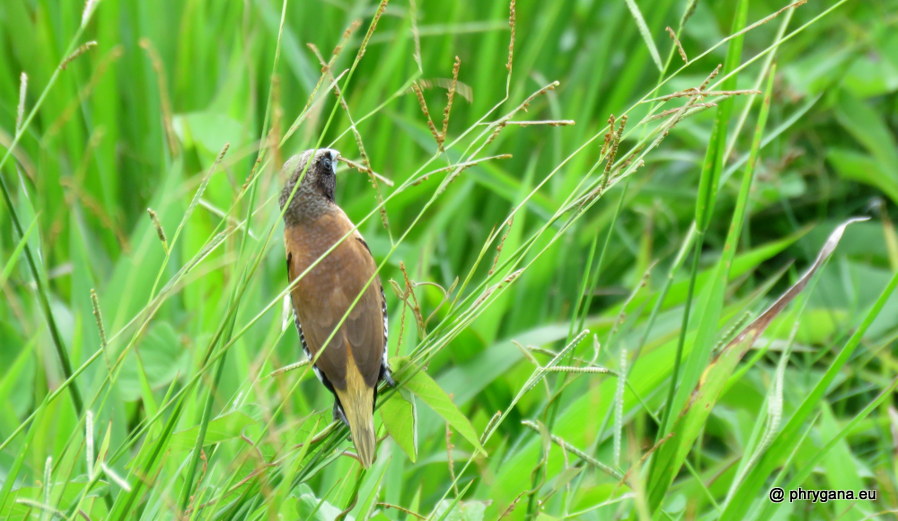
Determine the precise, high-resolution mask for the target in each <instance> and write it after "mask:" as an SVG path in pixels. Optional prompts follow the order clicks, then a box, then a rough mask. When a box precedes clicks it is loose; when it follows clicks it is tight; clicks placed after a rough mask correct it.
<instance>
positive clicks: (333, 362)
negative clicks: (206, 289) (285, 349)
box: [284, 207, 384, 389]
mask: <svg viewBox="0 0 898 521" xmlns="http://www.w3.org/2000/svg"><path fill="white" fill-rule="evenodd" d="M284 233H285V244H286V248H287V270H288V274H289V277H290V280H291V281H293V280H294V279H296V278H297V277H301V279H300V280H299V282H298V283H297V284H296V286H295V287H294V289H293V291H292V293H291V297H292V301H293V309H294V311H295V312H296V317H297V319H298V321H299V325H300V327H301V329H302V334H303V337H304V341H305V344H306V346H307V347H308V349H309V351H310V352H311V354H312V356H313V357H314V356H317V357H318V358H317V361H316V364H315V365H316V366H317V367H318V369H319V370H320V371H321V372H322V373H324V376H325V377H326V378H327V380H328V381H329V382H330V384H331V385H333V386H334V387H335V388H337V389H346V387H347V378H349V379H355V378H358V377H361V379H363V380H364V384H365V385H366V386H368V387H374V386H375V385H376V384H377V380H378V377H379V375H380V369H381V364H382V361H383V352H384V321H383V319H384V317H383V309H384V305H383V296H382V292H381V286H380V280H379V279H378V278H377V276H376V275H375V272H376V268H377V266H376V264H375V263H374V259H373V258H372V257H371V253H370V252H369V251H368V247H367V246H366V245H365V242H364V241H363V240H362V238H361V236H360V235H359V234H358V233H357V232H355V231H353V225H352V223H351V222H350V221H349V218H348V217H346V214H345V213H343V211H342V210H340V209H339V208H336V207H335V208H334V211H331V212H328V213H325V214H324V215H322V216H321V217H319V218H317V219H315V220H313V221H311V222H303V223H300V224H295V225H292V226H289V227H287V228H286V229H285V231H284ZM347 234H348V236H347V237H346V238H345V239H344V236H346V235H347ZM341 240H342V242H340V241H341ZM338 242H339V244H338V245H337V246H336V247H335V248H334V249H333V250H332V251H330V253H327V254H326V255H325V253H326V252H327V251H328V250H329V249H330V248H331V247H332V246H334V244H337V243H338ZM323 255H325V256H324V257H323V258H322V256H323ZM319 258H321V260H320V261H318V259H319ZM316 261H318V262H317V264H315V263H316ZM313 264H315V265H314V266H312V265H313ZM310 267H311V269H310ZM372 276H373V280H371V282H370V284H369V283H368V282H369V280H370V279H372ZM366 284H367V288H366V287H365V286H366ZM359 295H361V296H360V297H359ZM357 297H358V302H356V303H355V305H354V306H353V302H354V301H355V300H356V298H357ZM350 307H352V310H351V311H349V313H348V315H347V310H349V309H350ZM344 316H345V317H346V318H345V320H344ZM341 320H342V321H343V322H342V324H340V322H341ZM338 324H339V327H338ZM335 330H336V332H334V331H335ZM329 338H330V340H329V341H328V339H329ZM325 342H327V344H326V347H325ZM322 349H324V352H323V353H321V354H320V355H318V353H319V352H320V351H321V350H322Z"/></svg>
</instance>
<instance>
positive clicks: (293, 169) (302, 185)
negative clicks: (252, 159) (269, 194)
mask: <svg viewBox="0 0 898 521" xmlns="http://www.w3.org/2000/svg"><path fill="white" fill-rule="evenodd" d="M338 157H340V153H339V152H337V151H336V150H334V149H331V148H320V149H318V150H306V151H305V152H303V153H302V154H298V155H295V156H293V157H291V158H290V159H288V160H287V161H286V162H285V163H284V166H283V168H282V170H281V171H282V173H283V177H285V178H286V179H287V182H286V183H285V184H284V189H283V190H281V196H280V206H281V208H284V206H285V205H286V204H287V202H288V201H289V202H290V205H289V207H288V209H287V211H286V212H285V213H284V219H286V220H288V221H299V220H301V219H302V218H303V217H315V216H317V215H320V214H321V213H322V212H323V211H325V210H326V209H327V208H328V207H329V206H330V205H332V204H333V203H334V189H335V188H336V186H337V178H336V166H337V158H338ZM307 166H308V168H307ZM303 174H305V175H303ZM300 178H302V179H300ZM297 181H299V186H298V187H297V186H296V183H297ZM294 188H295V191H294ZM294 192H295V193H294ZM291 193H292V194H293V199H292V200H291V199H290V195H291Z"/></svg>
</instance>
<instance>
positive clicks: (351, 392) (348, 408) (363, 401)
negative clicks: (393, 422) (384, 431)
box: [336, 378, 376, 468]
mask: <svg viewBox="0 0 898 521" xmlns="http://www.w3.org/2000/svg"><path fill="white" fill-rule="evenodd" d="M347 380H348V381H347V384H348V385H347V386H346V389H343V390H341V389H336V392H337V397H338V398H339V399H340V405H342V406H343V414H344V415H345V416H346V422H347V423H349V432H350V433H351V434H352V443H353V444H355V449H356V451H357V452H358V454H359V461H361V462H362V466H363V467H366V468H367V467H369V466H371V463H372V462H373V461H374V454H375V441H376V440H375V437H374V389H373V388H371V387H368V386H367V385H365V384H364V382H363V381H361V378H359V379H358V380H355V379H354V378H348V379H347Z"/></svg>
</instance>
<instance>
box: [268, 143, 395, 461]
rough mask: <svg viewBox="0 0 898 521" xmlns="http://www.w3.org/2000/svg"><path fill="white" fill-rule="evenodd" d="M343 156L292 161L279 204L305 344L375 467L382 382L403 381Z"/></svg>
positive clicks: (338, 412) (339, 414) (325, 152)
mask: <svg viewBox="0 0 898 521" xmlns="http://www.w3.org/2000/svg"><path fill="white" fill-rule="evenodd" d="M339 158H340V153H339V152H338V151H336V150H334V149H330V148H321V149H312V150H307V151H305V152H303V153H301V154H297V155H295V156H293V157H291V158H290V159H288V160H287V161H285V162H284V165H283V167H282V176H283V177H284V178H285V179H286V182H285V183H284V186H283V189H282V190H281V193H280V197H279V203H280V207H281V211H282V213H283V217H284V245H285V250H286V254H287V277H288V280H289V282H290V283H293V282H294V281H296V282H295V285H294V286H293V288H292V290H291V291H290V298H291V302H292V305H293V313H294V322H295V323H296V328H297V330H298V332H299V338H300V343H301V344H302V348H303V351H305V354H306V356H307V357H308V358H309V360H311V361H313V362H314V364H313V370H314V371H315V374H316V376H318V379H319V380H320V381H321V382H322V383H323V384H324V386H325V387H326V388H327V389H328V390H329V391H330V392H331V393H333V395H334V409H333V415H334V419H335V420H337V419H339V420H341V421H342V422H343V423H345V424H346V425H347V426H348V427H349V431H350V435H351V438H352V442H353V444H354V445H355V448H356V451H357V454H358V460H359V462H360V463H361V464H362V466H363V467H365V468H367V467H369V466H370V465H371V464H372V462H373V461H374V457H375V445H376V438H375V431H374V406H375V404H376V400H377V385H378V383H380V382H381V381H386V382H387V384H388V385H395V382H394V381H393V379H392V375H391V372H390V366H389V363H388V361H387V333H388V322H387V303H386V299H385V298H384V292H383V286H382V285H381V283H380V278H379V277H378V275H377V264H376V263H375V261H374V257H373V256H372V255H371V250H370V249H369V248H368V244H367V243H366V242H365V240H364V239H363V238H362V236H361V234H359V232H358V230H356V228H355V226H354V225H353V223H352V221H350V219H349V217H347V215H346V213H345V212H344V211H343V210H342V209H341V208H340V207H339V206H338V205H337V203H336V202H335V200H334V190H335V188H336V163H337V161H338V159H339ZM297 185H298V186H297ZM316 262H317V264H316ZM297 279H299V280H298V281H297ZM369 280H370V281H371V282H370V284H369V283H368V281H369ZM366 285H367V287H366ZM356 300H357V301H356ZM353 303H355V305H353ZM344 316H345V320H344ZM341 321H342V323H341Z"/></svg>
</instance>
